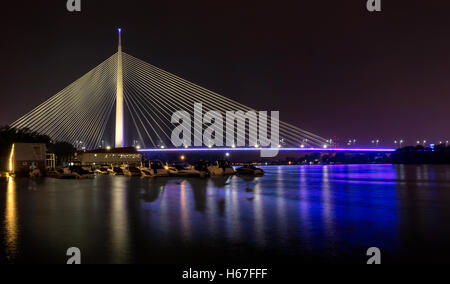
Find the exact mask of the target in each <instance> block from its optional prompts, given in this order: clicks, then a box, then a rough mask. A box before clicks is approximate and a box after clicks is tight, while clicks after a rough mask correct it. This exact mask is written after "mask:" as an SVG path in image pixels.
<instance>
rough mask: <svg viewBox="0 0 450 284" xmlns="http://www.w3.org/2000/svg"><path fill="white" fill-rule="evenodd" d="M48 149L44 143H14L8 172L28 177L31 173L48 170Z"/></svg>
mask: <svg viewBox="0 0 450 284" xmlns="http://www.w3.org/2000/svg"><path fill="white" fill-rule="evenodd" d="M46 154H47V147H46V145H45V144H43V143H14V144H13V145H12V146H11V153H10V156H9V160H8V171H9V172H10V173H14V174H16V175H28V174H29V173H30V171H32V170H35V169H39V170H40V171H41V172H44V171H45V168H46Z"/></svg>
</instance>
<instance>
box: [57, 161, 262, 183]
mask: <svg viewBox="0 0 450 284" xmlns="http://www.w3.org/2000/svg"><path fill="white" fill-rule="evenodd" d="M96 174H97V175H111V176H118V175H124V176H139V177H143V178H155V177H199V178H205V177H210V176H228V175H235V174H238V175H254V176H260V175H264V171H263V170H262V169H260V168H257V167H255V166H253V165H245V166H242V167H237V168H236V169H235V168H234V167H232V166H231V164H230V163H229V162H227V161H216V162H215V163H210V162H203V161H200V162H197V163H194V164H185V163H183V164H180V163H178V164H168V163H165V164H164V163H163V162H161V161H151V162H148V163H147V164H143V163H142V164H141V165H139V166H137V165H128V164H123V165H121V166H114V165H110V166H102V167H97V168H95V169H92V168H86V167H81V166H75V165H74V166H70V167H66V168H64V169H60V170H58V171H55V172H53V173H50V176H54V177H56V178H61V179H85V178H93V177H94V176H95V175H96Z"/></svg>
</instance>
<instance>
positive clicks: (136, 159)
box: [75, 147, 142, 166]
mask: <svg viewBox="0 0 450 284" xmlns="http://www.w3.org/2000/svg"><path fill="white" fill-rule="evenodd" d="M141 161H142V155H141V154H139V153H138V152H137V151H136V149H135V148H133V147H129V148H116V149H110V150H108V149H97V150H92V151H86V152H78V153H76V154H75V162H78V163H80V164H81V165H82V166H102V165H105V166H106V165H108V166H109V165H122V164H129V165H133V164H140V163H141Z"/></svg>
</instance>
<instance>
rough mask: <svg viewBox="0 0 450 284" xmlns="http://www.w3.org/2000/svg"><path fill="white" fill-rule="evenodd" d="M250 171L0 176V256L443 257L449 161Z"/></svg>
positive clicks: (448, 233)
mask: <svg viewBox="0 0 450 284" xmlns="http://www.w3.org/2000/svg"><path fill="white" fill-rule="evenodd" d="M264 169H265V170H266V171H267V174H266V175H265V176H264V177H260V178H241V177H237V176H234V177H231V178H211V179H183V178H158V179H140V178H127V177H109V176H99V177H96V178H95V179H93V180H81V181H77V180H57V179H50V178H48V179H41V180H31V179H19V178H16V179H14V180H8V179H4V180H1V181H0V218H1V220H0V224H1V227H0V262H1V263H5V262H6V263H8V262H13V263H14V262H19V263H21V262H25V263H28V262H31V263H33V262H49V263H65V262H66V260H67V257H66V255H65V253H66V250H67V249H68V248H69V247H78V248H80V249H81V252H82V261H83V262H84V263H135V262H144V263H214V262H218V263H221V262H225V263H249V262H253V263H267V262H268V263H283V262H289V263H296V262H299V263H303V262H318V263H323V262H325V263H328V262H330V263H338V262H354V263H364V262H365V261H366V260H367V257H366V255H365V253H366V250H367V248H369V247H372V246H376V247H379V248H380V249H381V251H382V261H383V262H440V261H441V262H442V261H445V258H446V256H447V255H449V253H450V245H448V244H447V243H448V240H450V229H449V225H448V223H449V221H450V166H431V165H429V166H401V165H400V166H393V165H339V166H298V167H297V166H268V167H264Z"/></svg>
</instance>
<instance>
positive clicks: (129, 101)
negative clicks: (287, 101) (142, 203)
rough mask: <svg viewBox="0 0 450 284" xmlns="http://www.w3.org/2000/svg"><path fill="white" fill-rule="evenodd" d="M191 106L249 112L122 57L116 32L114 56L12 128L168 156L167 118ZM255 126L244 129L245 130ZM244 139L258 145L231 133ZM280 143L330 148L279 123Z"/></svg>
mask: <svg viewBox="0 0 450 284" xmlns="http://www.w3.org/2000/svg"><path fill="white" fill-rule="evenodd" d="M195 103H202V106H203V111H204V112H208V111H217V112H220V113H221V114H222V115H223V116H224V117H225V113H226V112H227V111H243V112H247V111H254V109H252V108H251V107H248V106H245V105H243V104H240V103H238V102H236V101H233V100H231V99H228V98H226V97H224V96H222V95H220V94H217V93H215V92H212V91H210V90H208V89H205V88H203V87H201V86H198V85H196V84H194V83H191V82H189V81H187V80H184V79H182V78H180V77H178V76H176V75H173V74H171V73H169V72H167V71H164V70H162V69H160V68H158V67H156V66H153V65H151V64H149V63H147V62H144V61H142V60H140V59H138V58H135V57H133V56H131V55H129V54H127V53H125V52H123V51H122V43H121V30H120V29H119V45H118V51H117V52H116V53H115V54H113V55H112V56H111V57H109V58H108V59H106V60H105V61H103V62H102V63H100V64H99V65H98V66H97V67H95V68H93V69H92V70H91V71H89V72H88V73H86V74H85V75H83V76H82V77H81V78H79V79H78V80H76V81H75V82H73V83H72V84H70V85H69V86H67V87H66V88H64V89H63V90H61V91H60V92H58V93H57V94H55V95H54V96H52V97H51V98H49V99H48V100H47V101H45V102H43V103H42V104H41V105H39V106H38V107H36V108H35V109H33V110H32V111H30V112H29V113H28V114H26V115H24V116H23V117H21V118H19V119H18V120H17V121H15V122H14V123H12V124H11V126H13V127H16V128H28V129H30V130H33V131H37V132H39V133H41V134H46V135H48V136H50V137H51V138H52V139H53V140H54V141H66V142H70V143H72V144H74V145H75V146H76V147H77V148H82V149H86V150H90V149H96V148H103V147H107V146H110V145H111V146H113V145H114V146H115V147H125V146H139V147H141V148H145V149H147V150H149V151H152V150H153V151H160V150H161V149H165V150H166V151H171V149H173V148H174V146H173V144H172V142H171V132H172V130H173V129H174V127H175V126H174V124H173V123H172V122H171V117H172V114H173V113H174V112H177V111H180V110H184V111H187V112H188V113H189V114H191V115H192V116H194V104H195ZM194 120H195V116H194ZM197 122H198V121H197ZM194 123H195V121H194ZM200 123H201V124H202V127H203V129H204V128H205V126H204V125H203V122H202V121H200ZM255 127H258V126H257V125H254V124H253V125H252V124H250V123H249V125H248V128H249V130H250V129H251V128H255ZM192 134H193V136H194V140H195V137H196V136H197V137H198V136H201V135H202V131H198V130H197V131H195V130H194V131H193V132H192ZM243 135H244V136H245V137H243V138H244V139H245V141H246V142H247V144H246V145H248V148H250V147H253V146H258V145H250V144H249V142H250V137H249V136H248V135H247V134H243V133H242V132H238V131H237V129H236V132H235V133H234V136H235V137H236V138H237V139H239V136H243ZM279 138H280V145H277V147H281V148H285V149H298V148H304V149H313V148H314V149H323V148H327V147H329V146H331V145H330V144H329V143H328V141H327V140H326V139H324V138H322V137H320V136H318V135H315V134H313V133H311V132H308V131H305V130H303V129H300V128H298V127H296V126H293V125H291V124H288V123H285V122H282V121H279ZM257 144H258V143H257ZM204 148H208V147H207V145H204ZM233 148H235V147H233ZM220 149H225V148H222V147H221V148H217V150H220ZM236 149H239V148H236Z"/></svg>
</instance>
